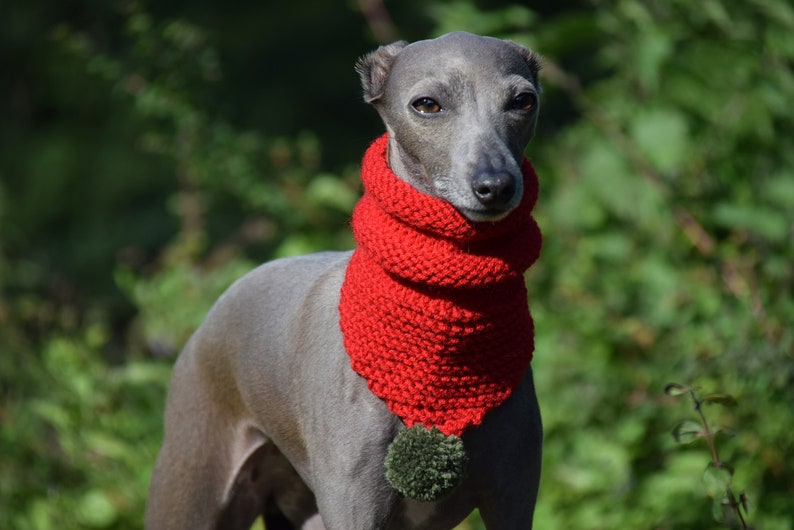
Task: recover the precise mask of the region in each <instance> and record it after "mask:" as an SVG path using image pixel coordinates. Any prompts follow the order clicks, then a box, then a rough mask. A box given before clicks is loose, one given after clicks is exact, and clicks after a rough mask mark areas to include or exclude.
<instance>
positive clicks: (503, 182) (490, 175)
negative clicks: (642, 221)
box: [471, 172, 516, 208]
mask: <svg viewBox="0 0 794 530" xmlns="http://www.w3.org/2000/svg"><path fill="white" fill-rule="evenodd" d="M471 189H472V191H473V192H474V195H475V197H477V200H478V201H480V204H482V205H483V206H485V207H487V208H504V207H506V206H507V205H508V204H509V203H510V202H511V201H512V199H513V195H514V194H515V191H516V183H515V179H514V178H513V176H512V175H510V174H509V173H506V172H480V173H477V174H476V175H475V176H474V178H473V179H472V183H471Z"/></svg>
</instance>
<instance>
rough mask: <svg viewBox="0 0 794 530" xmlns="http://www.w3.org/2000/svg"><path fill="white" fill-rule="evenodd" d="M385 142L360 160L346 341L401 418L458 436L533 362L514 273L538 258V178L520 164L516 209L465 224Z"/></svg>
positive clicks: (519, 277)
mask: <svg viewBox="0 0 794 530" xmlns="http://www.w3.org/2000/svg"><path fill="white" fill-rule="evenodd" d="M387 143H388V139H387V137H386V135H384V136H382V137H380V138H379V139H378V140H376V141H375V142H374V143H373V144H372V145H371V146H370V148H369V149H368V150H367V152H366V154H365V156H364V161H363V166H362V172H361V177H362V180H363V182H364V196H363V197H362V198H361V200H360V201H359V202H358V204H357V205H356V208H355V210H354V212H353V233H354V236H355V238H356V241H357V242H358V247H357V249H356V250H355V252H354V253H353V256H352V258H351V260H350V264H349V266H348V268H347V272H346V276H345V280H344V283H343V285H342V293H341V302H340V305H339V311H340V317H341V320H340V324H341V328H342V332H343V335H344V344H345V348H346V349H347V352H348V354H349V356H350V360H351V365H352V367H353V370H355V371H356V372H357V373H358V374H360V375H361V376H363V377H364V378H366V380H367V382H368V385H369V389H370V390H371V391H372V392H373V393H374V394H375V395H376V396H378V397H379V398H381V399H382V400H384V401H385V402H386V404H387V405H388V406H389V409H390V410H391V411H392V412H394V413H395V414H396V415H398V416H399V417H400V418H401V419H402V420H403V421H404V422H405V424H406V425H408V426H409V427H410V426H413V425H415V424H422V425H425V426H427V427H433V426H435V427H438V428H439V429H440V430H441V431H442V432H443V433H444V434H448V435H449V434H455V435H460V434H462V433H463V431H464V430H465V429H467V428H468V427H471V426H474V425H479V424H480V423H482V420H483V417H484V416H485V414H486V413H487V412H488V411H490V410H492V409H493V408H495V407H497V406H499V405H500V404H501V403H502V402H503V401H504V400H505V399H507V398H508V397H509V395H510V393H511V392H512V391H513V389H514V388H515V387H516V386H517V385H518V384H519V383H520V382H521V379H522V378H523V375H524V372H525V371H526V369H527V366H528V365H529V362H530V361H531V360H532V351H533V348H534V343H533V324H532V318H531V316H530V314H529V308H528V305H527V291H526V287H525V285H524V277H523V274H524V272H525V271H526V270H527V269H528V268H529V266H530V265H531V264H532V263H534V261H535V260H536V259H537V258H538V256H539V254H540V246H541V235H540V230H539V229H538V226H537V224H536V223H535V220H534V219H533V218H532V216H531V211H532V208H533V206H534V204H535V201H536V200H537V195H538V180H537V176H536V175H535V172H534V170H533V169H532V166H531V165H530V163H529V161H527V160H524V162H523V164H522V167H521V169H522V172H523V174H524V196H523V199H522V201H521V204H520V205H519V206H518V207H517V208H516V209H515V210H514V211H512V212H511V213H510V214H509V215H508V216H507V217H505V218H504V219H502V220H500V221H497V222H486V223H475V222H472V221H469V220H467V219H466V218H465V217H463V215H461V214H460V213H459V212H458V211H457V210H455V208H454V207H452V206H451V205H450V204H449V203H447V202H445V201H442V200H439V199H436V198H433V197H430V196H428V195H425V194H422V193H420V192H419V191H417V190H415V189H414V188H413V187H411V186H410V185H409V184H407V183H405V182H404V181H402V180H401V179H399V178H398V177H397V176H396V175H394V173H393V172H392V171H391V169H389V166H388V162H387V157H386V147H387Z"/></svg>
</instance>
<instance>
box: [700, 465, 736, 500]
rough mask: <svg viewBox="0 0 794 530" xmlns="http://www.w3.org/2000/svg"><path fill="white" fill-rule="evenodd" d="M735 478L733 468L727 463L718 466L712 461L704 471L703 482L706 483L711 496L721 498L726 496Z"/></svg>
mask: <svg viewBox="0 0 794 530" xmlns="http://www.w3.org/2000/svg"><path fill="white" fill-rule="evenodd" d="M732 478H733V468H731V467H730V466H728V465H726V464H722V465H720V466H719V467H717V466H716V465H715V464H714V462H710V463H709V465H708V467H706V470H705V471H704V472H703V483H704V484H705V485H706V492H707V493H708V494H709V497H712V498H714V499H721V498H722V497H724V496H725V493H726V492H727V491H728V488H730V487H731V480H732Z"/></svg>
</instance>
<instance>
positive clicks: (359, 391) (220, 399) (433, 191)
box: [146, 33, 542, 530]
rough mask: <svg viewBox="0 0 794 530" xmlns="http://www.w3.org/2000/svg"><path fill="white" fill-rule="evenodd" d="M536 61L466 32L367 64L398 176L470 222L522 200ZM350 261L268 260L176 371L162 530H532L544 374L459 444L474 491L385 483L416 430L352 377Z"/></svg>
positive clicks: (365, 74) (164, 452)
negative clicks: (470, 519)
mask: <svg viewBox="0 0 794 530" xmlns="http://www.w3.org/2000/svg"><path fill="white" fill-rule="evenodd" d="M538 70H539V61H538V58H537V57H536V56H535V54H534V53H533V52H531V51H529V50H527V49H526V48H524V47H522V46H519V45H517V44H515V43H512V42H509V41H504V40H499V39H495V38H490V37H481V36H476V35H472V34H468V33H451V34H448V35H445V36H442V37H439V38H437V39H433V40H426V41H420V42H415V43H413V44H408V43H406V42H402V41H401V42H396V43H393V44H390V45H387V46H381V47H380V48H378V49H377V50H376V51H374V52H372V53H370V54H368V55H366V56H364V57H363V58H361V59H360V60H359V63H358V65H357V71H358V73H359V74H360V76H361V79H362V84H363V92H364V99H365V101H366V102H367V103H370V104H372V105H373V106H374V107H375V108H376V110H377V111H378V113H379V114H380V116H381V118H382V120H383V122H384V124H385V126H386V129H387V132H388V138H389V140H388V151H387V152H388V163H389V166H390V167H391V169H392V171H393V172H394V174H396V176H397V177H399V178H400V179H402V180H403V181H405V182H407V183H408V184H410V185H411V186H413V187H414V188H416V189H417V190H419V191H420V192H422V193H424V194H427V195H430V196H433V197H437V198H439V199H442V200H444V201H446V202H448V203H449V204H451V205H452V206H453V207H454V208H455V209H456V210H457V211H459V212H460V213H461V214H462V215H463V216H465V217H466V218H467V219H469V220H471V221H473V222H493V221H497V220H499V219H501V218H503V217H505V216H506V215H507V214H508V213H510V212H511V211H512V210H513V209H515V208H516V207H517V205H518V204H519V203H520V201H521V198H522V192H523V190H522V186H523V184H522V179H521V171H520V169H519V167H520V164H521V160H522V158H523V153H524V149H525V148H526V146H527V144H528V143H529V141H530V139H531V138H532V136H533V134H534V129H535V123H536V120H537V112H538V94H539V92H540V86H539V83H538ZM350 257H351V253H350V252H323V253H317V254H311V255H306V256H301V257H296V258H287V259H281V260H276V261H272V262H269V263H266V264H264V265H262V266H260V267H258V268H257V269H255V270H253V271H252V272H250V273H249V274H247V275H246V276H244V277H243V278H242V279H240V280H238V281H237V282H236V283H235V284H234V285H232V286H231V287H230V288H229V290H228V291H227V292H226V293H225V294H224V295H223V296H222V297H221V298H220V299H219V300H218V301H217V302H216V304H215V305H214V307H213V308H212V310H211V311H210V313H209V315H208V316H207V318H206V320H205V321H204V323H203V324H202V325H201V326H200V328H199V329H198V330H197V331H196V332H195V334H194V335H193V336H192V337H191V339H190V340H189V342H188V343H187V345H186V346H185V349H184V350H183V351H182V353H181V354H180V356H179V358H178V359H177V362H176V364H175V366H174V371H173V375H172V379H171V383H170V386H169V392H168V399H167V404H166V410H165V434H164V441H163V445H162V448H161V450H160V453H159V455H158V457H157V461H156V464H155V467H154V472H153V476H152V481H151V487H150V490H149V497H148V505H147V512H146V526H147V528H149V529H150V530H161V529H162V530H174V529H188V528H190V529H210V528H215V529H240V530H247V529H249V528H250V527H251V525H252V524H253V522H254V521H255V519H256V518H257V517H258V516H262V517H263V519H264V521H265V525H266V527H267V529H268V530H277V529H282V528H284V529H306V530H309V529H315V530H321V529H326V530H370V529H432V530H439V529H451V528H453V527H455V525H457V524H458V523H460V522H461V521H462V520H463V519H464V518H465V517H466V516H467V515H468V514H469V513H471V512H472V510H474V509H475V508H478V509H479V511H480V515H481V517H482V519H483V521H484V523H485V525H486V527H487V528H488V529H489V530H510V529H530V528H531V527H532V517H533V512H534V507H535V499H536V496H537V490H538V482H539V477H540V462H541V444H542V430H541V420H540V412H539V408H538V404H537V399H536V397H535V389H534V384H533V378H532V371H531V369H527V371H526V373H525V375H524V377H523V379H522V381H521V383H520V384H519V386H518V387H517V388H515V389H514V391H513V392H512V394H511V395H510V397H509V398H507V400H506V401H504V403H502V404H501V405H499V406H498V407H497V408H495V409H494V410H492V411H491V412H489V413H488V414H487V415H486V416H485V418H484V420H483V421H482V424H480V425H478V426H476V427H475V428H472V429H470V430H467V431H466V432H465V433H464V434H463V435H462V437H461V438H462V440H463V444H464V445H465V448H466V452H467V454H468V457H469V461H468V466H467V473H466V477H465V478H464V479H463V482H462V483H461V484H460V485H459V486H457V487H456V488H455V489H454V490H453V491H452V492H451V493H450V494H449V495H448V496H446V497H444V498H443V499H440V500H438V501H434V502H420V501H417V500H413V499H410V498H407V497H404V496H402V495H401V494H400V493H398V492H397V491H396V490H395V489H393V488H392V487H391V486H390V484H389V483H388V481H387V480H386V478H385V473H384V458H385V455H386V453H387V448H388V446H389V444H390V443H391V442H392V440H393V439H394V438H395V436H396V434H397V433H398V432H400V431H401V429H403V428H404V425H403V422H402V421H401V420H400V418H399V417H398V416H396V415H395V414H393V413H392V412H391V411H390V410H389V408H388V407H387V406H386V405H385V404H384V402H383V401H382V400H381V399H379V398H378V397H376V396H375V395H374V394H373V393H372V392H371V391H370V390H369V388H368V386H367V382H366V381H365V380H364V379H363V378H362V377H361V376H359V375H358V374H357V373H355V372H354V371H353V370H352V369H351V366H350V359H349V357H348V355H347V353H346V351H345V347H344V344H343V337H342V333H341V331H340V324H339V321H340V315H339V309H338V307H339V301H340V288H341V285H342V282H343V279H344V277H345V271H346V267H347V265H348V262H349V260H350Z"/></svg>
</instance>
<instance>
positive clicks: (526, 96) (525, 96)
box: [512, 92, 538, 110]
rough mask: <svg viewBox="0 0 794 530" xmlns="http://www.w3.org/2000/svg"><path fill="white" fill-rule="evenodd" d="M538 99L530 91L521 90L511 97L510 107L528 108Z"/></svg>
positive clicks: (517, 108) (516, 108)
mask: <svg viewBox="0 0 794 530" xmlns="http://www.w3.org/2000/svg"><path fill="white" fill-rule="evenodd" d="M537 101H538V97H537V96H536V95H535V94H533V93H531V92H522V93H521V94H519V95H517V96H516V97H515V98H513V103H512V108H513V109H515V110H530V109H532V108H533V107H534V106H535V104H536V103H537Z"/></svg>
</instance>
